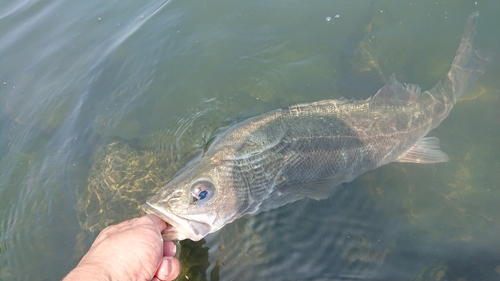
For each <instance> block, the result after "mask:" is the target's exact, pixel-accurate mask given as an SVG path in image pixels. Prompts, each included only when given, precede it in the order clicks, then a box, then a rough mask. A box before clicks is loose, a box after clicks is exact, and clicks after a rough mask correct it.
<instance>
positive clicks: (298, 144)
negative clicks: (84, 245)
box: [143, 11, 493, 241]
mask: <svg viewBox="0 0 500 281" xmlns="http://www.w3.org/2000/svg"><path fill="white" fill-rule="evenodd" d="M478 16H479V12H477V11H476V12H473V13H472V14H471V15H470V16H469V17H468V20H467V23H466V26H465V30H464V32H463V35H462V39H461V42H460V45H459V48H458V50H457V52H456V56H455V58H454V60H453V62H452V64H451V68H450V71H449V72H448V74H447V75H446V76H445V77H444V78H442V79H441V80H440V81H439V82H438V83H437V84H436V85H435V86H434V87H433V88H431V89H430V90H427V91H421V89H420V87H419V86H418V85H416V84H405V85H403V84H401V83H400V82H398V80H397V79H396V77H395V75H394V74H392V75H391V76H390V77H389V79H388V81H387V83H386V84H385V86H383V87H382V88H381V89H380V90H378V92H377V93H376V94H375V95H373V96H372V97H371V98H368V99H366V100H347V99H340V100H323V101H317V102H312V103H304V104H298V105H293V106H290V107H288V108H282V109H276V110H274V111H271V112H268V113H265V114H262V115H260V116H256V117H252V118H249V119H247V120H244V121H242V122H240V123H236V124H234V125H232V126H230V127H229V128H228V129H226V131H224V132H222V133H220V134H219V135H217V136H216V137H215V138H214V139H213V140H212V141H210V142H209V143H208V144H207V147H206V148H205V149H204V151H203V152H201V153H200V154H199V155H197V156H196V157H194V158H193V159H192V160H191V161H190V162H189V163H188V164H187V165H186V166H185V167H184V168H183V169H181V170H180V171H179V172H178V173H177V174H176V176H174V178H173V179H172V180H171V181H169V182H168V183H167V184H166V185H165V186H163V187H162V188H160V190H159V191H158V192H157V193H156V194H155V195H154V196H152V197H151V198H149V199H148V200H147V201H146V204H145V205H144V206H143V209H144V210H145V212H146V213H150V214H155V215H157V216H159V217H160V218H161V219H163V220H164V221H166V222H167V223H168V224H169V225H170V227H169V228H168V229H167V231H165V232H164V233H163V238H164V239H165V240H184V239H191V240H193V241H199V240H201V239H203V238H204V237H205V236H206V235H208V234H209V233H213V232H215V231H218V230H219V229H221V228H222V227H224V226H225V225H227V224H228V223H231V222H233V221H234V220H236V219H238V218H240V217H242V216H244V215H253V214H257V213H259V212H263V211H268V210H270V209H274V208H278V207H280V206H283V205H285V204H288V203H291V202H294V201H297V200H301V199H304V198H312V199H317V200H320V199H325V198H327V197H329V196H330V195H331V194H332V193H333V191H334V190H335V188H337V187H338V186H339V185H341V184H342V183H346V182H350V181H352V180H353V179H355V178H356V177H357V176H359V175H361V174H363V173H364V172H366V171H369V170H372V169H375V168H377V167H380V166H382V165H385V164H388V163H391V162H407V163H423V164H430V163H440V162H446V161H449V158H448V156H447V155H446V153H444V152H443V151H441V150H440V148H439V139H438V138H436V137H429V136H427V137H426V135H427V134H428V133H429V131H431V130H432V129H434V128H436V127H437V126H438V125H439V124H440V123H441V121H443V120H444V119H445V118H446V117H447V116H448V114H449V113H450V110H451V109H452V107H453V105H454V104H455V103H456V102H457V99H458V98H459V97H460V96H462V95H463V94H464V93H465V92H466V91H467V90H469V89H470V88H471V87H472V86H473V84H474V83H475V81H476V79H477V78H478V77H479V75H481V74H483V73H484V72H485V71H486V70H487V68H488V65H489V64H490V63H491V61H492V57H493V54H492V53H488V52H485V51H481V50H478V49H473V47H472V42H473V38H474V35H475V26H476V22H477V18H478Z"/></svg>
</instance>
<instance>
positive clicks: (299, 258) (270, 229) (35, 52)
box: [0, 0, 500, 280]
mask: <svg viewBox="0 0 500 281" xmlns="http://www.w3.org/2000/svg"><path fill="white" fill-rule="evenodd" d="M474 10H479V11H480V13H481V15H480V17H479V22H478V26H477V36H476V41H475V43H476V46H478V47H481V48H483V49H486V50H491V51H496V52H499V51H500V33H499V32H498V28H497V27H498V26H499V24H500V18H499V17H498V14H499V13H500V3H499V2H498V1H477V2H474V1H438V2H433V1H432V2H429V1H425V2H424V1H406V0H405V1H397V2H396V1H331V0H329V1H314V2H310V1H279V0H278V1H228V0H225V1H224V0H217V1H210V2H206V1H204V2H200V1H177V0H172V1H149V2H144V3H143V2H141V1H128V0H125V1H107V2H102V1H94V0H91V1H79V2H75V1H67V0H55V1H47V0H39V1H10V2H9V1H2V2H0V65H1V67H0V126H1V128H0V218H1V220H0V279H1V280H27V279H35V278H36V279H38V280H56V279H61V278H62V277H63V276H64V275H65V274H66V273H67V272H68V271H69V270H71V269H72V268H73V267H74V266H75V265H76V263H77V262H78V261H79V259H80V258H81V256H82V255H83V254H84V253H85V251H86V250H87V249H88V247H89V246H90V244H91V243H92V241H93V239H94V238H95V236H96V235H97V233H96V232H95V231H94V232H92V231H89V230H88V229H85V228H84V229H82V227H81V225H80V221H81V219H82V218H83V219H85V218H86V214H85V212H88V214H93V213H95V212H96V210H97V209H100V212H102V213H105V212H108V211H109V213H108V217H107V218H108V219H109V220H110V223H113V222H118V221H121V220H124V219H126V218H124V217H120V216H119V215H118V214H113V213H112V212H111V210H108V209H111V208H112V207H111V206H112V204H111V203H109V204H101V205H99V204H93V205H90V204H89V206H90V207H89V209H88V210H82V209H81V208H78V207H77V208H75V205H76V204H77V202H81V200H82V196H84V195H82V194H85V192H84V191H85V190H86V189H87V187H88V186H89V182H88V178H89V174H90V171H91V167H92V164H93V163H94V161H95V155H96V153H97V151H99V148H101V147H103V146H104V145H106V144H107V143H109V142H110V141H111V140H120V141H123V142H124V143H130V144H131V146H133V147H135V148H137V147H138V146H137V145H136V146H134V144H137V143H138V142H137V140H138V139H139V140H140V142H139V143H140V144H141V145H142V147H143V148H144V147H148V148H149V146H151V147H161V151H163V152H164V153H166V155H167V154H168V155H167V156H165V157H166V159H168V163H170V165H169V166H168V167H166V168H165V177H168V176H171V175H172V174H173V173H174V172H175V170H176V169H175V168H176V167H177V166H175V165H180V166H181V164H182V163H184V162H185V161H187V160H188V158H189V157H190V156H192V155H193V153H196V152H197V151H199V150H200V148H201V147H202V146H203V144H204V141H205V140H206V139H208V138H209V137H210V136H211V135H213V134H216V133H217V128H221V127H223V126H227V125H228V124H232V123H233V122H236V121H238V120H242V119H244V118H248V117H251V116H255V115H258V114H260V113H264V112H267V111H269V110H272V109H276V108H281V107H285V106H289V105H293V104H297V103H301V102H312V101H318V100H323V99H332V98H340V97H345V98H357V99H366V98H368V97H370V96H372V95H373V94H375V92H376V91H377V90H378V89H379V88H380V87H381V86H383V85H384V83H385V82H386V80H387V78H388V77H389V76H390V75H391V73H393V72H394V73H396V76H397V78H398V80H400V81H401V82H406V83H417V84H419V85H420V86H421V87H422V88H423V89H424V90H425V89H428V88H430V87H432V86H433V85H435V83H437V81H438V80H439V79H440V78H441V77H443V76H444V75H445V74H446V73H447V71H448V70H449V67H450V63H451V61H452V59H453V57H454V55H455V51H456V49H457V47H458V43H459V40H460V36H461V33H462V31H463V28H464V25H465V20H466V18H467V16H468V15H469V14H470V13H471V12H472V11H474ZM498 77H500V67H499V64H498V63H495V64H494V65H493V66H492V68H491V69H490V70H489V71H488V72H487V73H486V74H485V75H483V76H481V77H480V78H479V79H478V82H477V84H476V86H475V87H474V88H473V89H472V90H471V91H470V92H469V93H468V94H466V95H464V96H463V97H462V98H461V99H460V101H459V102H458V104H457V105H456V106H455V108H454V109H453V110H452V112H451V114H450V116H449V117H448V118H447V119H446V120H445V121H444V122H443V123H442V124H441V125H440V126H439V127H438V128H437V129H436V130H434V131H432V132H431V135H432V136H437V137H439V138H440V140H441V148H442V150H444V151H445V152H446V153H447V154H448V155H449V156H450V162H448V163H443V164H431V165H416V164H401V163H397V164H390V165H387V166H384V167H381V168H379V169H377V170H374V171H372V172H369V173H367V174H365V175H362V176H361V177H359V178H358V179H356V180H355V181H353V182H351V183H348V184H345V185H344V186H342V187H339V188H338V189H337V191H336V193H335V194H334V196H332V197H331V198H329V199H327V200H322V201H314V200H303V201H299V202H296V203H293V204H289V205H287V206H284V207H282V208H279V209H276V210H272V211H269V212H266V213H262V214H259V215H257V216H254V217H244V218H242V219H240V220H238V221H236V222H234V223H232V224H230V225H228V226H226V227H225V228H223V229H222V230H221V231H219V232H217V233H214V234H211V235H209V236H207V237H206V239H205V240H202V241H200V242H198V243H192V242H186V243H183V257H182V258H183V263H184V273H183V275H182V276H181V278H180V279H181V280H185V279H186V280H187V278H189V280H235V279H238V280H271V279H272V280H358V279H364V280H500V254H499V253H500V239H499V238H498V233H499V230H500V219H499V216H498V214H500V205H499V204H498V202H499V200H500V185H499V182H500V173H499V171H500V152H499V151H498V142H499V139H500V122H498V120H500V111H499V110H498V107H499V106H500V98H499V97H500V90H499V89H500V81H499V79H498ZM165 151H168V153H167V152H165ZM169 168H170V169H169ZM156 188H157V187H156ZM148 192H151V190H144V194H147V193H148ZM84 199H85V200H87V199H86V198H84ZM79 200H80V201H79ZM89 203H95V202H90V201H89ZM118 203H120V202H118ZM118 203H117V204H118ZM122 207H123V206H122ZM82 212H83V213H84V215H83V216H82ZM186 276H187V277H186Z"/></svg>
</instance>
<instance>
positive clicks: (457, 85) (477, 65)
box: [427, 11, 493, 128]
mask: <svg viewBox="0 0 500 281" xmlns="http://www.w3.org/2000/svg"><path fill="white" fill-rule="evenodd" d="M478 17H479V12H478V11H475V12H473V13H472V14H471V15H470V16H469V18H468V19H467V24H466V25H465V29H464V32H463V35H462V40H461V41H460V46H459V47H458V50H457V53H456V56H455V59H453V62H452V64H451V69H450V71H449V72H448V74H447V75H446V77H445V78H443V79H441V81H439V83H438V84H437V85H436V86H435V87H434V88H432V89H431V90H429V91H427V93H428V94H429V95H430V96H431V97H432V100H433V101H434V102H433V104H434V122H433V126H432V127H433V128H435V127H436V126H437V125H438V124H439V123H440V122H441V121H442V120H443V119H444V118H446V116H448V114H449V113H450V110H451V108H452V107H453V105H454V104H455V103H456V101H457V100H458V98H459V97H460V96H462V95H463V94H464V93H465V92H467V90H469V89H470V88H472V86H474V83H475V82H476V79H477V78H478V77H479V75H481V74H483V73H484V72H485V71H486V70H487V68H488V66H489V65H490V64H491V62H492V58H493V53H490V52H485V51H481V50H478V49H474V48H473V47H472V42H473V39H474V35H475V33H476V22H477V18H478Z"/></svg>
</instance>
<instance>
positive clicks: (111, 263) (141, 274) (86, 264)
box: [64, 215, 180, 281]
mask: <svg viewBox="0 0 500 281" xmlns="http://www.w3.org/2000/svg"><path fill="white" fill-rule="evenodd" d="M166 228H167V224H166V223H165V222H164V221H162V220H161V219H160V218H158V217H157V216H155V215H146V216H143V217H140V218H136V219H132V220H128V221H124V222H122V223H120V224H117V225H113V226H108V227H106V228H105V229H104V230H103V231H101V233H99V235H98V236H97V238H96V239H95V241H94V243H93V244H92V246H91V247H90V249H89V251H88V252H87V254H86V255H85V256H83V258H82V260H81V261H80V263H79V264H78V265H77V267H76V268H75V269H73V270H72V271H71V272H70V273H69V274H68V275H67V276H66V277H65V279H64V281H70V280H134V281H135V280H147V281H150V280H162V281H163V280H173V279H175V278H176V277H177V275H179V273H180V263H179V260H177V259H176V258H174V255H175V245H174V244H173V243H172V242H171V241H165V242H164V241H163V239H162V236H161V232H162V231H163V230H165V229H166Z"/></svg>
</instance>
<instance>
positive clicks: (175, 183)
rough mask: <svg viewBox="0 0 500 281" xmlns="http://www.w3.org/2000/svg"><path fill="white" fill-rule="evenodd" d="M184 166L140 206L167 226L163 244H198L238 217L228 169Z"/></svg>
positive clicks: (203, 162) (204, 163) (212, 164)
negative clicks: (175, 241)
mask: <svg viewBox="0 0 500 281" xmlns="http://www.w3.org/2000/svg"><path fill="white" fill-rule="evenodd" d="M200 158H202V157H199V158H198V159H197V160H195V161H193V162H192V163H190V164H188V165H187V166H186V168H185V169H183V170H182V171H181V172H180V173H179V174H178V175H177V176H176V177H174V178H173V179H172V180H171V181H170V182H168V183H167V184H166V185H165V186H164V187H162V188H161V189H160V190H159V191H158V193H157V194H156V195H154V196H153V197H151V198H150V199H149V200H147V202H146V204H145V205H144V206H143V208H144V210H145V211H146V212H147V213H150V214H154V215H157V216H159V217H160V218H161V219H163V220H164V221H166V222H167V223H168V224H170V225H171V227H169V228H168V229H167V230H166V231H164V233H163V238H164V239H165V240H184V239H191V240H193V241H199V240H201V239H202V238H204V237H205V236H206V235H207V234H209V233H212V232H215V231H217V230H219V229H220V228H222V227H223V226H224V225H226V224H228V223H230V222H232V221H233V220H235V219H236V218H238V217H240V216H241V215H239V214H240V212H239V210H240V207H241V206H240V204H239V203H238V202H240V201H239V200H238V199H237V194H236V190H235V188H234V186H233V182H232V180H231V168H230V167H229V166H228V165H224V163H221V161H214V160H213V159H200Z"/></svg>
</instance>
